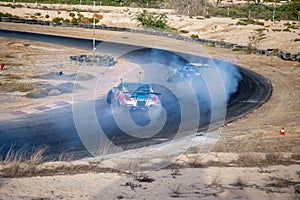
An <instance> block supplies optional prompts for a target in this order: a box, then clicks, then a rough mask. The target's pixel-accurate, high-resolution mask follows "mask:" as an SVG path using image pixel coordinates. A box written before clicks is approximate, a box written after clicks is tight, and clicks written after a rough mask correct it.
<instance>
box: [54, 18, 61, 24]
mask: <svg viewBox="0 0 300 200" xmlns="http://www.w3.org/2000/svg"><path fill="white" fill-rule="evenodd" d="M62 20H63V18H61V17H55V18H53V19H52V22H53V23H56V24H57V23H60V22H61V21H62Z"/></svg>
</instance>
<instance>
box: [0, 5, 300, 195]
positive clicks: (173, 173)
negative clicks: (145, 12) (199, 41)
mask: <svg viewBox="0 0 300 200" xmlns="http://www.w3.org/2000/svg"><path fill="white" fill-rule="evenodd" d="M0 8H1V9H3V8H2V7H0ZM0 12H2V11H1V10H0ZM26 12H29V11H26ZM35 12H36V11H35ZM120 12H122V11H120ZM105 18H106V15H104V19H105ZM170 19H171V21H172V23H174V26H175V25H177V26H178V27H177V28H179V29H185V30H189V31H190V33H192V32H193V31H195V33H196V32H197V33H198V34H199V36H200V37H202V36H203V38H211V39H218V40H223V39H224V41H234V42H235V43H239V44H245V43H243V42H245V40H246V41H247V38H248V36H249V34H251V32H252V31H253V29H255V28H259V27H260V26H246V27H239V26H236V25H232V24H235V22H236V21H235V20H231V19H217V18H216V19H214V18H213V19H205V20H201V21H199V20H196V19H195V20H194V21H195V22H194V23H195V24H192V22H191V20H193V19H190V18H187V17H183V16H180V17H178V18H176V16H175V15H174V16H170ZM196 22H197V23H196ZM199 22H201V23H199ZM106 23H108V22H106ZM181 23H182V24H181ZM224 24H225V25H224ZM107 25H110V24H109V23H108V24H107ZM112 25H114V24H112ZM120 25H121V26H124V24H123V23H121V24H120ZM269 25H270V26H269V27H267V29H268V30H269V31H265V32H266V33H267V35H266V39H263V40H262V41H261V43H259V45H262V47H265V48H269V47H271V48H279V49H284V50H289V51H292V52H299V51H300V49H299V45H298V44H297V42H293V40H294V38H297V37H299V36H297V35H298V34H299V32H297V31H298V30H297V29H296V30H295V33H294V32H288V33H285V32H280V33H277V32H272V31H270V30H272V29H275V28H277V27H278V26H280V27H282V26H283V22H280V23H275V24H272V23H270V24H269ZM126 26H127V25H126ZM128 26H129V25H128ZM197 26H198V28H197ZM212 26H217V28H216V29H212ZM129 27H133V25H132V23H131V25H130V26H129ZM199 27H203V28H202V29H201V28H199ZM218 27H219V28H218ZM222 27H223V28H222ZM0 28H6V29H14V30H25V31H34V32H47V33H53V34H60V35H72V36H77V37H87V38H92V33H91V31H90V30H85V29H79V28H61V27H41V26H35V25H31V26H28V25H21V24H8V23H0ZM200 32H201V34H200ZM241 33H243V34H241ZM118 34H119V33H116V32H106V31H100V30H97V33H96V35H97V38H99V39H109V38H110V37H111V36H112V35H118ZM247 34H248V35H247ZM115 37H118V36H115ZM121 38H122V37H121ZM243 38H244V39H243ZM126 41H127V42H129V41H130V43H137V44H144V45H150V46H151V44H153V43H154V41H155V42H156V41H157V42H161V43H162V46H164V47H166V48H168V47H170V48H171V47H172V46H176V44H177V45H180V44H181V43H180V41H176V40H171V39H167V38H160V37H155V36H143V38H141V37H137V36H136V35H131V34H126V40H125V42H126ZM275 41H276V42H275ZM272 45H276V46H274V47H273V46H272ZM277 45H278V46H277ZM0 47H1V48H0V54H1V62H3V61H5V62H6V63H8V64H7V66H8V69H7V70H5V71H2V72H1V75H4V74H17V75H20V76H21V77H22V79H21V80H13V81H17V82H24V81H25V82H46V83H51V84H59V83H61V82H64V80H59V81H53V80H52V81H49V80H40V79H32V78H31V76H33V75H37V74H41V73H42V74H44V73H47V72H51V71H53V72H56V71H57V70H60V69H62V70H63V71H65V72H66V73H67V74H72V73H76V72H77V71H78V66H76V65H71V64H70V63H69V62H66V59H67V58H68V56H69V55H73V54H80V53H87V52H84V51H79V50H77V49H72V48H66V47H63V48H62V47H59V46H56V45H49V44H43V43H35V42H28V41H22V40H11V39H2V40H1V42H0ZM7 47H9V48H7ZM199 47H200V46H199ZM180 48H181V49H182V50H183V51H184V47H183V46H180ZM202 48H203V50H205V53H206V54H208V55H210V56H212V57H215V58H221V59H226V60H229V61H231V62H233V63H235V64H238V65H241V66H243V67H246V68H249V69H251V70H253V71H255V72H258V73H260V74H262V75H264V76H265V77H267V78H268V79H270V81H271V82H272V85H273V93H272V96H271V97H270V99H269V100H268V102H267V103H265V104H264V105H262V106H261V107H260V108H259V109H257V110H255V111H253V112H252V113H250V114H248V115H246V116H245V117H243V118H242V119H238V120H236V121H234V122H232V123H229V124H227V125H225V126H224V127H222V128H221V136H220V139H219V140H218V143H217V144H216V145H215V147H214V149H213V152H217V154H216V153H213V152H212V153H211V154H209V155H208V156H207V157H206V161H205V159H204V160H203V159H200V160H197V162H196V164H198V165H197V166H198V168H180V169H179V171H178V170H175V168H177V167H169V168H168V169H162V170H158V171H149V172H144V173H145V174H147V175H148V176H151V177H153V178H154V179H155V181H154V182H152V183H145V182H140V181H138V180H135V177H136V175H137V174H130V173H129V174H128V173H93V172H89V173H84V174H77V175H56V176H41V177H31V178H1V179H0V199H42V198H46V199H47V198H48V199H173V198H177V199H199V198H203V199H233V198H240V199H257V198H259V199H270V198H272V199H297V198H299V194H296V193H295V189H294V187H295V186H296V185H297V184H299V181H300V177H299V164H295V163H294V164H293V165H290V164H288V163H287V161H290V160H291V157H287V156H286V155H288V154H289V155H290V154H292V155H293V154H294V157H293V158H294V160H296V161H298V162H299V156H298V157H297V155H299V152H300V149H299V147H300V137H299V136H300V124H299V121H300V110H299V105H300V102H299V101H300V93H299V91H300V90H299V89H300V88H299V73H300V70H299V69H300V64H299V63H298V62H290V61H283V60H281V59H280V58H276V57H267V56H261V55H253V54H246V53H243V52H235V51H232V50H228V49H220V48H214V47H207V46H203V47H202ZM189 50H190V49H189ZM57 52H59V53H60V54H61V56H60V57H59V59H58V60H57V61H56V62H55V63H51V64H49V63H50V61H49V60H52V59H51V58H53V56H54V55H57ZM15 58H18V59H17V63H15V62H16V59H15ZM118 63H119V64H124V65H125V66H128V65H127V64H126V61H125V60H119V62H118ZM119 70H120V69H118V68H117V67H116V71H115V72H114V73H115V75H116V77H118V74H119V73H122V72H121V71H119ZM128 70H129V69H128ZM90 73H92V70H91V72H90ZM0 78H1V82H2V81H4V80H5V78H4V77H3V76H1V77H0ZM6 81H7V80H6ZM10 81H12V80H10ZM81 84H83V85H88V84H90V81H84V82H82V83H81ZM99 96H101V94H99ZM0 99H1V102H2V103H1V119H7V118H9V117H11V116H10V115H9V114H8V113H9V112H10V111H13V110H16V109H22V108H27V107H33V106H36V105H41V104H45V103H50V102H52V101H54V100H57V99H60V100H65V101H68V100H71V94H62V95H59V96H54V97H48V98H43V99H31V100H28V99H27V98H24V97H22V93H21V94H20V93H13V94H8V93H3V92H1V95H0ZM281 127H285V130H286V136H284V137H282V136H280V135H279V131H280V129H281ZM199 151H200V148H197V147H196V148H193V149H192V150H190V151H189V152H187V153H186V154H185V155H182V156H181V157H180V158H179V160H178V161H177V162H178V163H182V162H183V163H191V162H192V161H193V162H195V158H198V156H199V155H198V152H199ZM253 152H258V153H266V154H270V153H282V152H284V154H282V156H283V158H282V159H283V161H286V162H283V163H282V165H273V166H269V165H267V166H264V167H260V168H258V167H257V166H256V165H255V163H256V162H257V160H254V161H253V162H254V167H242V165H235V164H234V163H232V160H230V161H229V165H228V162H227V161H226V162H225V161H224V160H226V159H228V157H239V155H241V153H250V154H252V153H253ZM236 154H237V155H236ZM216 155H217V156H216ZM280 155H281V154H280ZM284 155H285V156H284ZM208 161H215V162H217V163H218V164H217V165H213V164H212V165H209V164H206V165H203V163H204V162H208ZM226 163H227V164H226ZM194 164H195V163H194ZM252 164H253V163H252ZM258 164H259V163H257V165H258ZM269 164H270V163H269ZM199 166H200V168H199ZM229 166H231V167H229ZM297 195H298V196H297Z"/></svg>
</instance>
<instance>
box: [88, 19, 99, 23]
mask: <svg viewBox="0 0 300 200" xmlns="http://www.w3.org/2000/svg"><path fill="white" fill-rule="evenodd" d="M89 22H90V23H94V18H89ZM95 23H96V24H97V23H99V19H95Z"/></svg>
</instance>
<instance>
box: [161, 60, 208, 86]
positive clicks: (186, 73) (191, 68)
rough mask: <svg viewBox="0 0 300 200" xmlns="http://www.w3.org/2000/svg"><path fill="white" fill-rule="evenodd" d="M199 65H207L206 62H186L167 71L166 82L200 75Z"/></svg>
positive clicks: (188, 79)
mask: <svg viewBox="0 0 300 200" xmlns="http://www.w3.org/2000/svg"><path fill="white" fill-rule="evenodd" d="M200 67H209V65H208V64H202V63H188V64H186V65H184V66H179V67H177V68H175V69H172V70H170V71H169V72H168V76H167V82H176V81H183V80H186V81H191V80H192V79H193V78H195V77H199V76H201V73H200Z"/></svg>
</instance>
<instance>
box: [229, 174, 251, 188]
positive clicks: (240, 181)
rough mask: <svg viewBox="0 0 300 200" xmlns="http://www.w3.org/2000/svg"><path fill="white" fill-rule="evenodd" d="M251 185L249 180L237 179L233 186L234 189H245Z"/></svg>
mask: <svg viewBox="0 0 300 200" xmlns="http://www.w3.org/2000/svg"><path fill="white" fill-rule="evenodd" d="M248 183H249V180H248V179H247V178H245V177H240V176H239V177H237V178H236V179H235V180H234V182H233V183H232V184H231V185H232V186H234V187H239V188H243V187H247V186H248Z"/></svg>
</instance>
